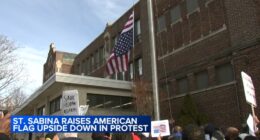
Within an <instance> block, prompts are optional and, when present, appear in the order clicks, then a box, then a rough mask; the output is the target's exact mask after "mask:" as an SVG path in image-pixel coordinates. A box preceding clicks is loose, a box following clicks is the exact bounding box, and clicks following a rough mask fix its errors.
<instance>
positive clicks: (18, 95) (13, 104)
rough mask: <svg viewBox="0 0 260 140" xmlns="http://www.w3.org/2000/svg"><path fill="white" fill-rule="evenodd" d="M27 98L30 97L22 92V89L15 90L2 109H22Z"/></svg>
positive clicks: (3, 103) (4, 102) (0, 106)
mask: <svg viewBox="0 0 260 140" xmlns="http://www.w3.org/2000/svg"><path fill="white" fill-rule="evenodd" d="M27 97H28V96H27V95H26V94H25V93H24V92H23V91H22V90H21V88H17V89H14V90H13V91H12V92H11V93H10V94H9V96H8V97H6V98H5V99H4V100H3V101H2V103H1V105H0V108H3V109H6V110H9V111H13V110H15V109H16V108H18V107H20V106H21V105H22V104H23V103H24V102H25V100H26V99H27Z"/></svg>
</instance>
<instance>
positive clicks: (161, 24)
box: [157, 15, 166, 32]
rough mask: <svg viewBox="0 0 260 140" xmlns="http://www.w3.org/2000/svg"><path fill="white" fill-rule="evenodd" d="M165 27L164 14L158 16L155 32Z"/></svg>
mask: <svg viewBox="0 0 260 140" xmlns="http://www.w3.org/2000/svg"><path fill="white" fill-rule="evenodd" d="M165 28H166V24H165V17H164V15H161V16H160V17H159V18H158V22H157V32H161V31H163V30H164V29H165Z"/></svg>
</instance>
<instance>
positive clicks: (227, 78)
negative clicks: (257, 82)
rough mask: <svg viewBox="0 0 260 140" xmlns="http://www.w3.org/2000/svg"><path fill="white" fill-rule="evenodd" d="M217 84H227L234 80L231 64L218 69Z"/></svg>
mask: <svg viewBox="0 0 260 140" xmlns="http://www.w3.org/2000/svg"><path fill="white" fill-rule="evenodd" d="M216 80H217V84H225V83H228V82H231V81H233V80H234V75H233V69H232V65H231V64H224V65H220V66H217V67H216Z"/></svg>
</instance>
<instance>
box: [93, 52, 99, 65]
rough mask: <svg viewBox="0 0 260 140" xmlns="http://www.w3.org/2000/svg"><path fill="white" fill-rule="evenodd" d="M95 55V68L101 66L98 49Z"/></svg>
mask: <svg viewBox="0 0 260 140" xmlns="http://www.w3.org/2000/svg"><path fill="white" fill-rule="evenodd" d="M94 56H95V58H94V59H95V68H98V67H99V57H98V51H96V52H95V54H94Z"/></svg>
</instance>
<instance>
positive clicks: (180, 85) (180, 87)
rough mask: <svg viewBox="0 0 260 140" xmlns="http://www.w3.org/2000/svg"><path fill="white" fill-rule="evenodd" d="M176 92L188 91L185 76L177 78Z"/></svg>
mask: <svg viewBox="0 0 260 140" xmlns="http://www.w3.org/2000/svg"><path fill="white" fill-rule="evenodd" d="M177 85H178V93H179V94H182V93H187V92H188V91H189V83H188V79H187V77H185V78H181V79H178V80H177Z"/></svg>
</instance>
